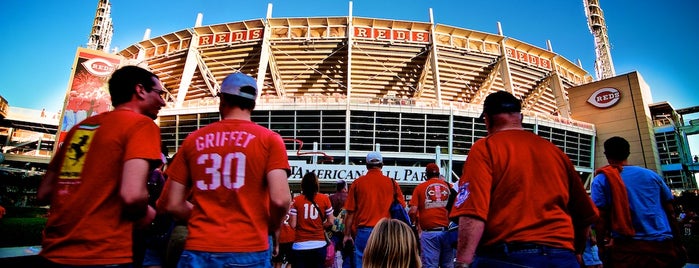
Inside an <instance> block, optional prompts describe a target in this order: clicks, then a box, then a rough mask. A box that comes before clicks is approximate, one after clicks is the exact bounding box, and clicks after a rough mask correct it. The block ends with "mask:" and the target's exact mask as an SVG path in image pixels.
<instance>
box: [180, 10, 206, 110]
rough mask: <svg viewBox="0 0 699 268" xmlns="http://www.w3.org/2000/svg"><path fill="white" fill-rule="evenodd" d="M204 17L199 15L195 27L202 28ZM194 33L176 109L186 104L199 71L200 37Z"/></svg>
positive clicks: (181, 80)
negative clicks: (190, 88)
mask: <svg viewBox="0 0 699 268" xmlns="http://www.w3.org/2000/svg"><path fill="white" fill-rule="evenodd" d="M202 17H203V15H202V14H201V13H199V14H197V21H196V23H195V24H194V27H199V26H201V20H202ZM191 32H192V40H191V42H189V49H188V50H187V59H186V60H185V64H184V68H183V70H182V79H180V87H179V89H178V90H177V100H176V101H175V108H181V107H182V103H184V98H185V97H186V96H187V92H188V91H189V86H190V85H191V84H192V78H193V77H194V72H195V71H196V70H197V57H198V56H199V51H198V50H197V46H198V45H199V35H197V33H196V32H195V31H194V29H192V30H191Z"/></svg>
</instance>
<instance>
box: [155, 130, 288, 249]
mask: <svg viewBox="0 0 699 268" xmlns="http://www.w3.org/2000/svg"><path fill="white" fill-rule="evenodd" d="M274 169H284V170H288V169H289V164H288V159H287V155H286V148H285V147H284V143H283V141H282V140H281V137H280V136H279V135H278V134H276V133H274V132H272V131H271V130H269V129H266V128H264V127H262V126H259V125H257V124H255V123H253V122H250V121H246V120H235V119H231V120H222V121H220V122H216V123H213V124H210V125H209V126H206V127H204V128H202V129H200V130H198V131H195V132H193V133H192V134H190V135H189V136H188V137H187V139H186V140H185V141H184V143H183V145H182V148H181V149H180V151H179V152H178V154H177V156H176V157H175V160H174V161H173V163H172V164H171V166H170V168H169V169H168V170H167V175H168V176H169V179H171V180H173V181H176V182H179V183H181V184H183V185H192V203H193V204H195V205H194V207H193V209H192V214H191V218H190V219H189V237H188V238H187V244H186V249H188V250H198V251H207V252H252V251H262V250H266V249H267V248H268V245H267V244H268V231H269V230H268V226H269V224H270V219H269V217H270V216H269V209H270V207H269V204H270V196H269V189H268V186H267V184H266V180H265V178H266V175H267V173H268V172H269V171H271V170H274Z"/></svg>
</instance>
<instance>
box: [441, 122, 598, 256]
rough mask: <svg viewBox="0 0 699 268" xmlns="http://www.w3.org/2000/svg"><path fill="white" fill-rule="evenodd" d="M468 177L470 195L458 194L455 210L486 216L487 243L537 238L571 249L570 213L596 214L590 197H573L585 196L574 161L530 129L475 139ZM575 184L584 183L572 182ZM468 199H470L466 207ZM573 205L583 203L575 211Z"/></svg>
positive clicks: (572, 235) (485, 234) (484, 243)
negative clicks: (579, 199)
mask: <svg viewBox="0 0 699 268" xmlns="http://www.w3.org/2000/svg"><path fill="white" fill-rule="evenodd" d="M464 176H465V178H466V179H467V180H469V181H470V183H469V185H466V187H468V192H469V194H468V196H463V195H462V196H457V200H456V202H455V207H454V209H455V210H456V213H459V214H461V213H465V214H466V215H473V216H476V217H479V218H482V219H484V220H485V222H486V226H485V231H484V234H483V238H482V239H481V243H482V244H483V245H492V244H493V243H497V242H504V241H507V242H536V243H539V244H543V245H549V246H553V247H558V248H566V249H570V250H573V248H574V247H573V237H574V231H573V223H572V219H571V216H573V217H574V216H575V215H570V214H569V213H571V212H572V213H571V214H575V213H580V214H582V215H583V217H593V216H595V212H594V209H593V208H592V207H591V205H592V204H591V203H589V201H588V203H589V204H586V203H582V204H570V202H569V201H570V198H571V196H584V197H585V198H587V195H586V194H585V193H584V191H582V189H583V188H582V182H581V181H580V179H579V177H578V176H577V173H576V171H575V169H574V167H573V165H572V163H571V162H570V160H569V159H568V158H567V157H566V155H565V154H563V152H562V151H561V150H560V149H558V148H557V147H556V146H555V145H553V144H551V143H550V142H548V141H546V140H544V139H542V138H540V137H538V136H536V135H535V134H533V133H531V132H529V131H524V130H504V131H499V132H497V133H495V134H493V135H490V136H488V137H487V138H484V139H481V140H479V141H477V142H476V144H474V146H473V147H472V149H471V152H470V153H469V161H467V162H466V165H464ZM572 183H575V184H580V185H579V186H580V187H571V184H572ZM462 187H463V185H462ZM569 189H580V190H581V191H582V192H576V193H572V192H570V190H569ZM491 190H492V192H491ZM460 192H462V191H461V190H460ZM464 202H471V204H470V205H468V206H462V204H464ZM570 205H581V207H580V209H577V210H573V209H574V208H571V207H569V206H570ZM452 213H454V212H452Z"/></svg>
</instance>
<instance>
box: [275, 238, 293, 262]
mask: <svg viewBox="0 0 699 268" xmlns="http://www.w3.org/2000/svg"><path fill="white" fill-rule="evenodd" d="M293 244H294V242H291V243H283V244H279V254H277V256H276V257H272V262H275V263H291V256H292V253H291V246H292V245H293Z"/></svg>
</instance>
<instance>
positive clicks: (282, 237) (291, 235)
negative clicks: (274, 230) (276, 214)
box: [279, 214, 296, 244]
mask: <svg viewBox="0 0 699 268" xmlns="http://www.w3.org/2000/svg"><path fill="white" fill-rule="evenodd" d="M294 239H296V230H294V228H293V227H291V225H289V214H286V217H285V218H284V223H282V227H281V228H280V231H279V244H286V243H291V242H294Z"/></svg>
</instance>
